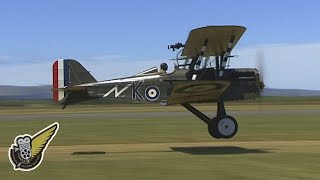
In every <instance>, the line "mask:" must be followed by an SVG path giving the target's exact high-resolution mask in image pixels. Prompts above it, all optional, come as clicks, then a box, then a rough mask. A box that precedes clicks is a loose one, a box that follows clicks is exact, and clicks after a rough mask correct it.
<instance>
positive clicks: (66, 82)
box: [52, 59, 97, 102]
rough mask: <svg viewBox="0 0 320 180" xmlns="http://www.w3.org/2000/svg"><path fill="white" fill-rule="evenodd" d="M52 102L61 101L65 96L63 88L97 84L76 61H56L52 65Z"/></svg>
mask: <svg viewBox="0 0 320 180" xmlns="http://www.w3.org/2000/svg"><path fill="white" fill-rule="evenodd" d="M52 77H53V81H52V86H53V100H54V101H55V102H58V101H61V100H62V99H63V98H64V97H65V96H66V95H67V94H66V93H67V92H65V90H64V89H65V88H66V87H68V86H72V85H78V84H83V83H90V82H97V80H96V79H95V78H94V77H93V76H92V75H91V74H90V73H89V71H87V70H86V69H85V68H84V67H83V66H82V65H81V64H80V63H79V62H78V61H76V60H73V59H58V60H56V61H55V62H54V63H53V65H52Z"/></svg>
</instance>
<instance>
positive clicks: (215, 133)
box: [208, 117, 222, 139]
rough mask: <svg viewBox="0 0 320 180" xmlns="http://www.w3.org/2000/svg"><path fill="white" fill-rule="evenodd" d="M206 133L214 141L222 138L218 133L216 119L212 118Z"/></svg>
mask: <svg viewBox="0 0 320 180" xmlns="http://www.w3.org/2000/svg"><path fill="white" fill-rule="evenodd" d="M208 132H209V134H210V135H211V136H212V137H214V138H216V139H219V138H221V137H222V136H221V134H220V133H219V132H218V120H217V118H216V117H215V118H213V119H212V121H211V122H210V123H209V124H208Z"/></svg>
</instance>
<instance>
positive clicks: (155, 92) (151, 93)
mask: <svg viewBox="0 0 320 180" xmlns="http://www.w3.org/2000/svg"><path fill="white" fill-rule="evenodd" d="M145 95H146V98H147V99H148V100H149V101H155V100H157V99H158V98H159V96H160V90H159V88H158V87H156V86H149V87H147V88H146V91H145Z"/></svg>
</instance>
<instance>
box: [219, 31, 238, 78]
mask: <svg viewBox="0 0 320 180" xmlns="http://www.w3.org/2000/svg"><path fill="white" fill-rule="evenodd" d="M234 39H235V36H234V35H233V36H231V39H230V41H229V43H228V46H227V51H226V52H225V53H224V55H223V57H221V58H222V59H221V60H222V61H221V64H220V70H219V78H221V77H222V76H223V72H224V69H225V68H226V65H227V61H228V58H229V57H230V53H231V50H232V44H233V42H234Z"/></svg>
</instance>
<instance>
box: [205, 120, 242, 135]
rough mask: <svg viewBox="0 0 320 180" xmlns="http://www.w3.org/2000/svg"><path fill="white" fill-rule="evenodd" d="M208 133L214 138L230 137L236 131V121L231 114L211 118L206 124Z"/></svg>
mask: <svg viewBox="0 0 320 180" xmlns="http://www.w3.org/2000/svg"><path fill="white" fill-rule="evenodd" d="M208 131H209V134H210V135H211V136H212V137H214V138H217V139H219V138H225V139H229V138H232V137H233V136H234V135H235V134H237V131H238V123H237V121H236V120H235V119H234V118H233V117H232V116H226V117H224V118H222V119H217V118H213V119H212V121H211V122H210V123H209V124H208Z"/></svg>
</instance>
